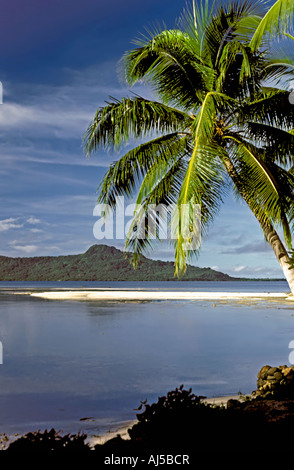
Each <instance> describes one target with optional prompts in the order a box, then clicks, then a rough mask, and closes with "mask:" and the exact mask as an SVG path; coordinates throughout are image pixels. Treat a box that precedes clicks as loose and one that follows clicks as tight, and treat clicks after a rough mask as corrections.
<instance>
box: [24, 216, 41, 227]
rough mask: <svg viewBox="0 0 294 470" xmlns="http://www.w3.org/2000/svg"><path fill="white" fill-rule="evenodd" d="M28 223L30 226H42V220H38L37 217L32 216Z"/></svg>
mask: <svg viewBox="0 0 294 470" xmlns="http://www.w3.org/2000/svg"><path fill="white" fill-rule="evenodd" d="M27 223H28V224H32V225H35V224H40V223H41V220H40V219H37V218H36V217H33V216H31V217H29V218H28V219H27Z"/></svg>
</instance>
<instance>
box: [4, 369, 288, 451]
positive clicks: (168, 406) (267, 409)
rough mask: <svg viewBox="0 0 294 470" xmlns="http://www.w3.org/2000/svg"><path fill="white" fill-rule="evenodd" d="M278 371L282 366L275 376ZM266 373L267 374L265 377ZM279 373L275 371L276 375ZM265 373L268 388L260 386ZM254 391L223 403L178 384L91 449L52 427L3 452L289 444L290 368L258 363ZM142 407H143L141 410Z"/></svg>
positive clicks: (82, 439) (284, 446) (81, 438)
mask: <svg viewBox="0 0 294 470" xmlns="http://www.w3.org/2000/svg"><path fill="white" fill-rule="evenodd" d="M279 370H281V371H284V379H285V380H283V381H281V380H280V375H281V374H280V373H279ZM266 374H267V376H266ZM269 374H273V375H269ZM278 374H279V375H278ZM261 377H263V378H265V377H267V382H268V383H269V384H272V385H270V386H269V387H264V380H263V381H262V384H261V383H260V380H261ZM257 386H258V391H259V392H260V393H256V392H257V391H254V392H253V393H252V395H250V396H248V397H242V396H240V399H238V400H228V402H227V405H226V406H218V405H211V404H208V403H207V402H205V401H203V399H204V398H205V397H201V396H196V395H194V394H193V393H192V390H191V389H190V390H185V389H184V387H183V386H181V387H180V388H177V389H175V390H173V391H171V392H169V393H167V395H166V396H162V397H160V398H159V399H158V401H157V402H156V403H153V404H151V405H149V404H147V403H146V401H145V402H141V404H140V406H139V408H138V411H140V413H138V414H137V422H136V423H135V424H134V425H133V426H132V427H131V428H130V429H129V431H128V432H129V437H130V438H129V439H122V438H121V437H119V436H117V437H116V438H113V439H110V440H109V441H107V442H106V443H105V444H100V445H95V446H94V448H91V447H90V446H89V444H88V443H87V441H86V438H87V436H86V435H85V434H78V435H75V434H74V435H69V434H67V435H65V436H62V435H60V433H57V432H56V431H55V430H54V429H51V430H50V431H44V432H35V433H28V434H26V435H25V436H22V437H20V438H19V439H17V440H16V441H14V442H12V443H11V444H10V445H9V446H8V448H7V449H6V450H7V451H8V452H16V451H23V450H30V451H42V452H52V451H79V452H83V453H87V452H90V451H91V452H92V451H95V452H96V454H97V455H98V456H100V457H101V456H102V457H103V456H105V455H108V456H109V455H111V454H112V453H114V454H115V455H116V456H118V455H129V456H131V455H134V456H138V455H141V456H145V455H146V456H148V455H150V454H152V453H154V454H156V453H158V454H164V453H165V454H166V453H171V454H172V455H175V453H176V454H186V455H190V456H191V458H192V457H193V456H195V455H199V453H201V451H203V450H204V449H223V450H226V449H231V450H236V449H254V450H262V449H264V450H268V449H270V448H275V449H279V448H280V449H287V450H288V451H289V450H293V449H294V441H293V436H292V429H293V426H294V367H287V371H286V366H280V369H279V368H275V367H270V366H264V367H263V368H262V369H261V370H260V372H259V373H258V380H257ZM142 410H143V411H142Z"/></svg>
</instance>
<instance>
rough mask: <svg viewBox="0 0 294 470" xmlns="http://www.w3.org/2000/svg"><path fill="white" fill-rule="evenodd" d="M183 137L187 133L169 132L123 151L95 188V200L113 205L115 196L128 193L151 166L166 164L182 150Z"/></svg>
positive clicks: (185, 136)
mask: <svg viewBox="0 0 294 470" xmlns="http://www.w3.org/2000/svg"><path fill="white" fill-rule="evenodd" d="M187 140H188V135H185V134H184V135H182V134H178V133H172V134H167V135H164V136H160V137H158V138H156V139H153V140H151V141H148V142H145V143H143V144H140V145H139V146H137V147H135V148H133V149H132V150H130V151H129V152H127V153H126V154H125V155H124V156H123V157H121V158H120V159H119V160H118V161H117V162H114V163H112V164H111V165H110V168H109V170H108V171H107V173H106V175H105V176H104V178H103V180H102V183H101V185H100V186H99V188H98V190H99V197H98V202H100V203H102V204H107V205H109V206H110V207H112V208H114V207H115V205H116V198H117V197H118V196H126V197H130V196H131V194H132V192H133V191H134V190H135V189H136V188H137V187H138V185H139V184H140V182H141V183H142V180H143V178H144V177H145V176H146V174H148V172H150V170H151V169H152V168H154V167H155V168H156V167H157V165H158V167H159V168H160V167H161V166H164V165H170V164H171V163H172V162H173V161H174V159H175V158H177V155H178V153H181V152H185V149H186V147H187ZM158 171H159V170H158Z"/></svg>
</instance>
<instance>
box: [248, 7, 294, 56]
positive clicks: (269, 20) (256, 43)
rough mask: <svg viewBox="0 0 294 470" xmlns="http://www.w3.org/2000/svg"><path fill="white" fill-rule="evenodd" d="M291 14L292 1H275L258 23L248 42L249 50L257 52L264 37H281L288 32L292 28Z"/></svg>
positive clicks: (292, 11) (292, 8) (293, 10)
mask: <svg viewBox="0 0 294 470" xmlns="http://www.w3.org/2000/svg"><path fill="white" fill-rule="evenodd" d="M293 14H294V3H293V1H292V0H277V1H276V2H275V3H274V4H273V6H272V7H271V8H270V9H269V10H268V12H267V13H266V14H265V15H264V17H263V18H262V20H261V21H260V23H259V25H258V27H257V29H256V31H255V33H254V35H253V37H252V39H251V42H250V46H251V49H252V50H257V49H258V48H259V47H260V45H261V44H262V42H263V40H264V38H265V37H266V35H268V34H271V35H272V36H274V35H278V36H281V35H282V34H283V33H285V31H286V30H289V29H290V28H291V26H292V21H293Z"/></svg>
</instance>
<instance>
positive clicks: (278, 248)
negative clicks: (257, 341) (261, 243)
mask: <svg viewBox="0 0 294 470" xmlns="http://www.w3.org/2000/svg"><path fill="white" fill-rule="evenodd" d="M224 164H225V167H226V169H227V172H228V174H229V176H230V177H231V179H232V181H233V182H234V184H235V186H236V187H237V189H238V191H239V193H240V194H241V196H242V197H243V199H244V201H245V202H246V203H247V205H248V206H249V208H250V209H251V210H252V212H253V214H254V215H255V217H256V219H257V220H258V222H259V224H260V226H261V228H262V230H263V233H264V235H265V238H266V240H267V242H268V243H269V244H270V246H271V247H272V249H273V251H274V253H275V255H276V258H277V260H278V262H279V265H280V266H281V269H282V271H283V273H284V276H285V278H286V280H287V282H288V284H289V287H290V289H291V292H292V294H293V295H294V269H293V268H291V264H290V263H291V260H290V257H289V255H288V253H287V250H286V248H285V247H284V244H283V243H282V241H281V239H280V237H279V235H278V234H277V232H276V230H275V229H274V227H273V226H272V225H271V224H270V222H269V221H265V220H263V219H262V218H261V217H260V216H259V215H258V214H256V212H255V211H254V210H253V209H252V207H251V205H250V201H249V198H248V197H247V195H246V192H245V191H244V190H243V188H242V185H241V184H240V181H239V177H238V173H237V171H236V169H235V167H234V165H233V164H232V162H231V161H230V159H229V158H226V159H224Z"/></svg>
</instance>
